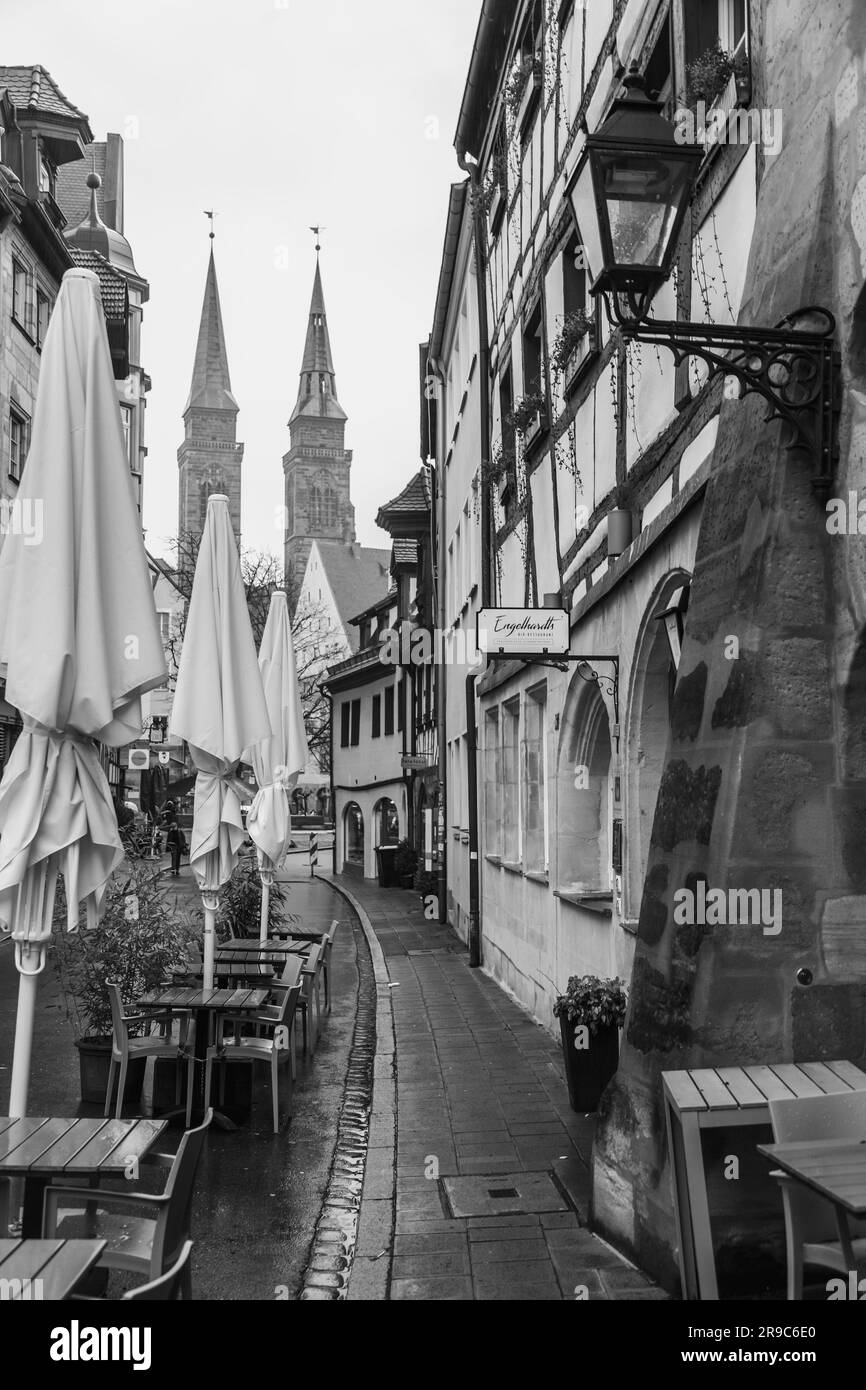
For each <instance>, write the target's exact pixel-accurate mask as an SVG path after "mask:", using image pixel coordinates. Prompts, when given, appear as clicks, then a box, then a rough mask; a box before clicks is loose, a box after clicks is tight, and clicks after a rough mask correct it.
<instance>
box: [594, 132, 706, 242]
mask: <svg viewBox="0 0 866 1390" xmlns="http://www.w3.org/2000/svg"><path fill="white" fill-rule="evenodd" d="M600 162H601V172H602V178H603V186H604V191H605V198H606V201H607V210H608V218H609V221H610V232H611V242H612V246H613V257H614V260H615V262H616V263H617V264H618V265H642V266H647V267H648V268H652V269H659V268H661V267H662V266H663V265H664V263H665V259H666V256H667V253H668V250H669V249H670V243H671V237H672V236H673V234H674V232H675V230H676V223H677V218H678V216H679V213H680V210H681V208H682V206H683V203H684V202H685V200H686V199H687V198H688V196H689V191H690V183H691V179H690V166H689V164H687V163H686V162H685V161H681V160H676V159H664V158H660V157H658V156H654V157H652V158H650V159H647V158H646V156H642V157H637V158H634V159H631V158H629V156H628V155H624V154H623V153H621V152H617V153H616V154H613V153H605V154H603V155H602V156H601V161H600Z"/></svg>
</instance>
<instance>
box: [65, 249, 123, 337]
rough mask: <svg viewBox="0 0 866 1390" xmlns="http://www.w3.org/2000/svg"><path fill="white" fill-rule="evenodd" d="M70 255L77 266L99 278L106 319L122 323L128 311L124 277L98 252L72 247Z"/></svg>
mask: <svg viewBox="0 0 866 1390" xmlns="http://www.w3.org/2000/svg"><path fill="white" fill-rule="evenodd" d="M69 254H70V256H71V257H72V259H73V260H74V262H75V264H76V265H80V266H82V267H83V268H84V269H85V270H92V271H94V272H95V273H96V274H97V275H98V276H99V291H100V294H101V295H102V308H103V310H104V312H105V317H106V318H107V319H111V320H112V321H117V322H121V323H122V322H123V320H124V319H125V318H126V310H127V293H126V281H125V280H124V278H123V276H122V275H121V274H120V273H119V272H118V271H116V270H115V269H114V267H113V266H110V265H109V264H108V261H107V260H105V258H104V257H103V256H100V254H99V252H98V251H80V250H79V249H78V247H77V246H70V248H69Z"/></svg>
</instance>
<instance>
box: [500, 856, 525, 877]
mask: <svg viewBox="0 0 866 1390" xmlns="http://www.w3.org/2000/svg"><path fill="white" fill-rule="evenodd" d="M499 867H500V868H501V869H504V870H505V872H506V873H507V874H522V873H523V865H522V864H515V863H513V862H511V861H509V860H507V859H502V860H500V864H499Z"/></svg>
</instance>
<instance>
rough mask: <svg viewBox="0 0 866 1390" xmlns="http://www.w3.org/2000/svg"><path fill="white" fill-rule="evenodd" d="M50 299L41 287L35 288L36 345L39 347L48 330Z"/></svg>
mask: <svg viewBox="0 0 866 1390" xmlns="http://www.w3.org/2000/svg"><path fill="white" fill-rule="evenodd" d="M51 308H52V305H51V299H50V297H49V295H47V294H46V293H45V291H44V290H43V289H39V288H37V290H36V346H37V347H38V348H41V347H42V345H43V343H44V342H45V334H46V333H47V332H48V320H49V319H50V317H51Z"/></svg>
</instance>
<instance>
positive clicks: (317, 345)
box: [283, 254, 355, 584]
mask: <svg viewBox="0 0 866 1390" xmlns="http://www.w3.org/2000/svg"><path fill="white" fill-rule="evenodd" d="M346 419H347V416H346V412H345V411H344V410H343V408H342V406H341V405H340V402H339V401H338V399H337V386H336V379H335V375H334V360H333V357H332V356H331V342H330V338H329V336H328V319H327V315H326V313H325V296H324V294H323V292H322V275H321V271H320V269H319V259H318V254H317V256H316V276H315V280H314V281H313V298H312V302H311V304H310V319H309V323H308V325H307V339H306V343H305V345H304V358H303V362H302V364H301V380H300V386H299V389H298V399H297V402H296V404H295V408H294V410H293V411H292V417H291V419H290V420H289V451H288V453H287V454H286V455H285V456H284V458H283V475H284V477H285V489H286V493H285V495H286V534H285V568H286V575H287V576H288V575H290V574H294V575H295V577H296V580H297V583H298V584H300V582H301V580H302V578H303V574H304V570H305V568H306V564H307V560H308V558H309V554H310V548H311V546H312V543H313V541H314V540H315V541H320V542H321V541H337V542H340V543H342V544H347V545H350V544H351V543H352V542H353V541H354V540H355V509H354V507H353V506H352V503H351V500H350V496H349V475H350V471H351V466H352V452H351V450H350V449H346V447H345V435H346Z"/></svg>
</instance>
